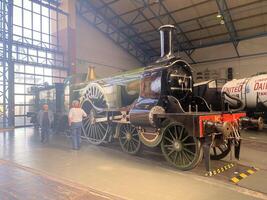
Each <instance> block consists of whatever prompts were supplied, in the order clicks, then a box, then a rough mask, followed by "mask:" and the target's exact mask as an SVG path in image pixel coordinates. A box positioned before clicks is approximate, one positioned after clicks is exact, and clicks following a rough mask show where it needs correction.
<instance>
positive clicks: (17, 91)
mask: <svg viewBox="0 0 267 200" xmlns="http://www.w3.org/2000/svg"><path fill="white" fill-rule="evenodd" d="M15 94H25V87H24V85H20V84H15Z"/></svg>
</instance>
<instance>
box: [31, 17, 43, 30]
mask: <svg viewBox="0 0 267 200" xmlns="http://www.w3.org/2000/svg"><path fill="white" fill-rule="evenodd" d="M40 20H41V16H40V15H39V14H35V13H33V25H32V28H33V30H36V31H40V30H41V26H40Z"/></svg>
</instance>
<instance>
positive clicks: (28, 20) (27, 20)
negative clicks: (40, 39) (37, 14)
mask: <svg viewBox="0 0 267 200" xmlns="http://www.w3.org/2000/svg"><path fill="white" fill-rule="evenodd" d="M23 5H24V4H23ZM23 26H24V27H26V28H32V13H31V12H30V11H27V10H23Z"/></svg>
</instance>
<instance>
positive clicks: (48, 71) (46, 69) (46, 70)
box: [44, 68, 52, 76]
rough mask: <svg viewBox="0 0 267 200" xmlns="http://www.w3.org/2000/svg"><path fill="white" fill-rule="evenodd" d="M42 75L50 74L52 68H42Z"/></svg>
mask: <svg viewBox="0 0 267 200" xmlns="http://www.w3.org/2000/svg"><path fill="white" fill-rule="evenodd" d="M44 75H46V76H52V69H51V68H44Z"/></svg>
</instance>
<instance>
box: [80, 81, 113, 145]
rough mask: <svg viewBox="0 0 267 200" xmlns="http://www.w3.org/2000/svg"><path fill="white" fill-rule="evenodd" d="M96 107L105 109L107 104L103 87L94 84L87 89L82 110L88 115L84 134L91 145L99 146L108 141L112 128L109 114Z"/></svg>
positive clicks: (84, 124)
mask: <svg viewBox="0 0 267 200" xmlns="http://www.w3.org/2000/svg"><path fill="white" fill-rule="evenodd" d="M94 107H97V108H101V109H104V108H106V107H107V104H106V100H105V98H104V94H103V91H102V89H101V87H100V86H99V85H98V84H95V83H92V84H90V85H89V86H88V87H87V90H86V92H85V94H84V96H83V101H82V108H83V110H84V111H85V112H86V113H87V117H86V118H85V119H84V120H83V134H84V137H85V138H86V139H87V140H88V141H89V142H90V143H92V144H95V145H98V144H101V143H103V142H104V141H105V140H106V138H107V136H108V134H109V133H110V131H111V126H110V124H109V123H108V122H107V121H106V117H107V113H106V112H105V111H99V110H97V109H95V108H94Z"/></svg>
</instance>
